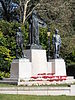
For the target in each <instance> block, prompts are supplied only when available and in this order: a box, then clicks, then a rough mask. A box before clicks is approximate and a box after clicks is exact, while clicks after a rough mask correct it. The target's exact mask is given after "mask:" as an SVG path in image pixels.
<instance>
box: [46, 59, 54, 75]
mask: <svg viewBox="0 0 75 100" xmlns="http://www.w3.org/2000/svg"><path fill="white" fill-rule="evenodd" d="M47 65H48V66H47V73H51V74H54V73H55V68H54V66H52V62H51V61H50V62H47Z"/></svg>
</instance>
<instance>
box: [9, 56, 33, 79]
mask: <svg viewBox="0 0 75 100" xmlns="http://www.w3.org/2000/svg"><path fill="white" fill-rule="evenodd" d="M30 77H31V63H30V62H29V60H28V59H26V58H22V59H15V60H13V62H12V63H11V69H10V78H16V79H29V78H30Z"/></svg>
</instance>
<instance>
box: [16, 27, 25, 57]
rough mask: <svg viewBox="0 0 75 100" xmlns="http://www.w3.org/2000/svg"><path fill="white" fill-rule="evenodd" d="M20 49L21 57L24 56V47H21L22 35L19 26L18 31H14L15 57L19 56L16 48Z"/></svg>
mask: <svg viewBox="0 0 75 100" xmlns="http://www.w3.org/2000/svg"><path fill="white" fill-rule="evenodd" d="M19 48H20V49H21V58H24V57H25V56H24V53H23V51H24V49H23V35H22V33H21V27H19V28H18V32H16V58H19V52H18V49H19Z"/></svg>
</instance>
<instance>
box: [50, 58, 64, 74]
mask: <svg viewBox="0 0 75 100" xmlns="http://www.w3.org/2000/svg"><path fill="white" fill-rule="evenodd" d="M51 62H52V67H53V68H54V72H55V76H66V65H65V62H64V59H53V60H51Z"/></svg>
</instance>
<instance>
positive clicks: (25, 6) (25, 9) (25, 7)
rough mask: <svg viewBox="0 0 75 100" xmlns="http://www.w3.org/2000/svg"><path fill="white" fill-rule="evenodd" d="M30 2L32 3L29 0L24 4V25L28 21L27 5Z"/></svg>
mask: <svg viewBox="0 0 75 100" xmlns="http://www.w3.org/2000/svg"><path fill="white" fill-rule="evenodd" d="M29 2H30V0H27V1H26V2H25V3H24V14H23V24H24V22H25V19H26V11H27V5H28V3H29Z"/></svg>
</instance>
